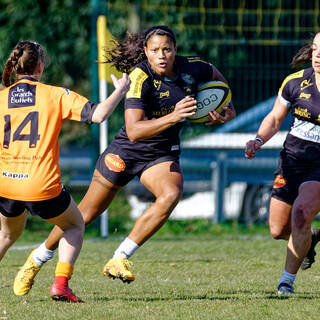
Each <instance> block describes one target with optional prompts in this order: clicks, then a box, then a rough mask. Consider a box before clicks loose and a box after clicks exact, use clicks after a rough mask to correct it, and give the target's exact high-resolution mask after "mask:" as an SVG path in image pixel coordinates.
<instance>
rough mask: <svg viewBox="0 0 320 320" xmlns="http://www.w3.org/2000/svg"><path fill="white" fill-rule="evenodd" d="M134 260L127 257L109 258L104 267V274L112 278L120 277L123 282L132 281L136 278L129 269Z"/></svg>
mask: <svg viewBox="0 0 320 320" xmlns="http://www.w3.org/2000/svg"><path fill="white" fill-rule="evenodd" d="M131 266H132V262H131V261H129V260H127V259H126V258H115V259H111V260H109V262H107V263H106V265H105V266H104V268H103V274H104V275H105V276H108V277H109V278H112V279H116V278H118V279H120V280H122V281H123V282H126V283H130V282H132V281H133V280H134V275H133V274H132V272H131V271H130V270H129V269H128V268H129V267H131Z"/></svg>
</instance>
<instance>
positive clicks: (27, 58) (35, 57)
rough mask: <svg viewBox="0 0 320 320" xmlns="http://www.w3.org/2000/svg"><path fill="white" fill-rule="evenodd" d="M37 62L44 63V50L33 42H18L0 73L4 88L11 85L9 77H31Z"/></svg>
mask: <svg viewBox="0 0 320 320" xmlns="http://www.w3.org/2000/svg"><path fill="white" fill-rule="evenodd" d="M39 62H42V63H43V62H44V50H43V48H42V47H41V46H40V44H38V43H36V42H33V41H20V42H19V43H18V44H17V45H16V46H15V47H14V49H13V50H12V52H11V54H10V56H9V58H8V60H7V62H6V64H5V67H4V70H3V73H2V81H3V83H4V85H5V86H6V87H8V86H10V85H11V75H12V73H14V74H15V75H32V74H33V73H34V71H35V69H36V67H37V66H38V64H39Z"/></svg>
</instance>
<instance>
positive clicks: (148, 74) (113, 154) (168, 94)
mask: <svg viewBox="0 0 320 320" xmlns="http://www.w3.org/2000/svg"><path fill="white" fill-rule="evenodd" d="M176 51H177V47H176V38H175V35H174V33H173V31H172V30H171V29H170V28H168V27H167V26H154V27H151V28H149V29H148V30H147V31H146V32H145V33H143V34H137V35H130V34H128V39H127V40H125V41H124V42H117V47H116V48H114V49H113V50H112V51H111V52H110V54H111V58H110V60H108V62H112V63H113V64H114V65H115V67H116V68H117V69H118V70H120V71H122V72H126V71H127V72H128V71H131V73H130V75H129V77H130V79H131V86H130V89H129V91H128V93H127V96H126V101H125V125H124V126H123V127H122V128H121V130H120V131H119V132H118V134H117V135H116V136H115V138H114V139H113V141H112V142H111V144H110V145H109V146H108V147H107V149H106V150H105V151H104V152H103V153H102V154H101V155H100V157H99V159H98V161H97V164H96V168H95V171H94V174H93V178H92V181H91V184H90V186H89V189H88V191H87V193H86V195H85V196H84V198H83V200H82V201H81V202H80V204H79V209H80V211H81V213H82V215H83V218H84V221H85V223H86V224H88V223H90V222H91V221H93V220H94V219H96V218H97V217H99V216H100V215H101V214H102V212H103V211H104V210H105V209H106V208H107V207H108V206H109V204H110V203H111V201H112V200H113V198H114V197H115V195H116V194H117V192H118V191H119V190H120V189H121V188H122V187H123V186H125V185H126V184H127V183H128V182H129V181H130V180H132V179H133V178H134V177H135V176H138V177H139V178H140V181H141V183H142V184H143V185H144V186H145V187H146V188H147V189H148V190H150V191H151V192H152V193H153V195H154V196H155V201H154V203H153V204H152V205H151V206H150V207H149V208H148V209H147V210H146V211H145V212H144V213H143V214H142V215H141V216H140V217H139V218H138V219H137V220H136V223H135V225H134V227H133V229H132V231H131V232H130V234H129V235H128V237H127V238H126V239H125V240H124V241H123V242H122V243H121V244H120V246H119V247H118V249H117V250H116V251H115V253H114V256H113V258H112V259H111V260H110V261H109V262H108V263H107V264H106V265H105V266H104V269H103V273H104V275H108V276H109V277H111V278H119V279H121V280H122V281H124V282H130V281H133V280H134V275H133V274H132V272H131V271H130V270H129V266H130V265H131V262H130V261H128V260H127V259H128V258H129V257H130V256H131V255H132V254H133V253H134V252H135V250H136V249H137V248H139V247H140V246H141V245H142V244H143V243H144V242H145V241H147V240H148V239H149V238H150V237H151V236H152V235H153V234H154V233H155V232H156V231H157V230H159V228H161V226H162V225H163V224H164V223H165V221H166V220H167V219H168V217H169V216H170V213H171V212H172V210H173V209H174V207H175V206H176V205H177V203H178V201H179V199H180V197H181V195H182V191H183V176H182V172H181V168H180V165H179V154H180V141H179V132H180V130H181V128H182V126H183V120H185V118H187V117H189V116H191V115H193V114H194V111H195V109H196V100H195V99H194V96H195V94H196V88H197V85H198V83H200V82H206V81H209V80H220V81H224V82H226V80H225V78H224V77H223V76H222V74H221V73H220V72H219V71H218V70H217V69H216V68H215V67H214V66H212V65H211V64H209V63H206V62H203V61H202V60H201V59H199V58H198V57H182V56H177V55H176ZM132 68H133V69H132ZM224 110H225V115H223V116H222V115H220V114H218V113H217V112H215V111H213V112H211V113H210V115H209V117H210V120H209V121H208V123H206V125H212V124H214V123H223V122H226V121H229V120H231V119H233V118H234V116H235V111H234V108H233V105H232V104H230V105H229V106H228V107H224ZM60 237H61V230H60V229H59V228H58V227H55V228H54V230H53V231H52V232H51V234H50V235H49V238H48V239H47V240H46V242H45V243H44V244H42V245H41V246H40V247H39V248H38V249H36V250H35V251H34V252H33V253H32V257H33V258H32V259H36V258H37V257H41V259H42V261H43V262H45V261H46V260H48V258H49V257H50V255H52V250H53V249H55V248H56V246H57V243H58V241H59V238H60ZM33 277H34V275H30V277H29V278H28V279H27V281H25V282H26V287H28V283H30V282H32V281H33Z"/></svg>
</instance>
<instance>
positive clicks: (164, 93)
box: [160, 90, 170, 99]
mask: <svg viewBox="0 0 320 320" xmlns="http://www.w3.org/2000/svg"><path fill="white" fill-rule="evenodd" d="M169 96H170V92H169V90H168V91H166V92H160V99H161V98H164V97H168V98H169Z"/></svg>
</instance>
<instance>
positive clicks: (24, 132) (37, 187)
mask: <svg viewBox="0 0 320 320" xmlns="http://www.w3.org/2000/svg"><path fill="white" fill-rule="evenodd" d="M0 105H1V108H0V196H2V197H5V198H9V199H13V200H22V201H40V200H47V199H51V198H54V197H56V196H58V195H59V193H60V192H61V189H62V186H61V181H60V169H59V145H58V136H59V133H60V130H61V126H62V123H63V121H65V120H76V121H82V122H91V118H92V114H93V111H94V109H95V106H96V105H95V104H93V103H92V102H90V101H88V99H87V98H85V97H82V96H80V95H79V94H77V93H75V92H73V91H70V90H68V89H65V88H61V87H55V86H50V85H46V84H43V83H40V82H38V81H36V80H35V79H33V78H30V77H24V78H22V79H21V80H19V81H18V82H16V83H15V84H13V85H12V86H10V87H8V88H5V89H3V90H1V91H0Z"/></svg>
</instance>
